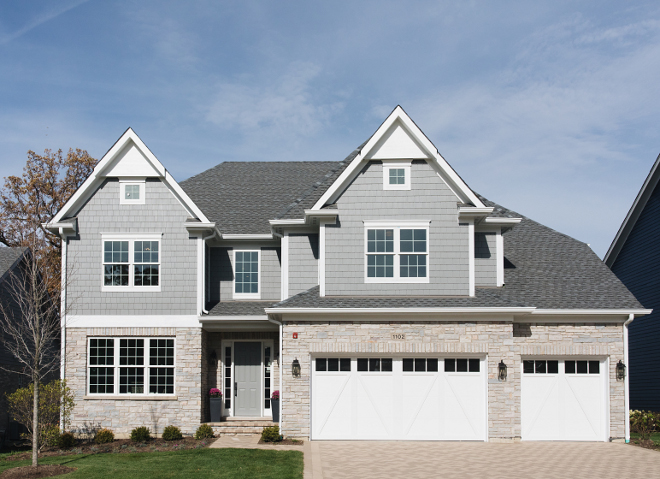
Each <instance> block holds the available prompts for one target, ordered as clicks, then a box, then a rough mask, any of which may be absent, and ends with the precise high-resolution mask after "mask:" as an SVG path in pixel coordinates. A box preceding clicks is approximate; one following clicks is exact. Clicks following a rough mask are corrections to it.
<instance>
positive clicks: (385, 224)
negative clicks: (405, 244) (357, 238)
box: [364, 220, 431, 283]
mask: <svg viewBox="0 0 660 479" xmlns="http://www.w3.org/2000/svg"><path fill="white" fill-rule="evenodd" d="M430 224H431V221H430V220H428V221H427V220H423V221H364V282H365V283H428V282H429V281H430V277H431V265H430V249H431V248H430V238H429V229H430V228H429V227H430ZM373 229H391V230H393V232H394V250H393V251H392V252H391V253H387V254H392V255H394V261H393V264H394V276H393V277H391V278H371V277H369V276H368V256H369V255H370V254H373V253H369V251H368V249H369V244H368V234H369V230H373ZM402 229H418V230H421V229H425V230H426V253H401V234H400V232H401V230H402ZM402 254H425V255H426V277H423V278H419V277H417V278H414V277H413V278H410V277H408V278H402V277H401V276H400V274H401V267H400V266H401V260H400V257H401V255H402Z"/></svg>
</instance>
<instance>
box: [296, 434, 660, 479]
mask: <svg viewBox="0 0 660 479" xmlns="http://www.w3.org/2000/svg"><path fill="white" fill-rule="evenodd" d="M312 445H313V446H314V449H316V446H317V445H318V456H317V458H319V457H320V462H321V468H322V474H323V477H324V478H326V479H340V478H359V479H367V478H379V479H384V478H430V477H432V478H468V479H469V478H479V479H500V478H502V479H512V478H532V479H537V478H538V479H559V478H561V479H565V478H570V479H609V478H612V479H615V478H616V479H622V478H628V477H640V478H652V477H653V478H655V477H658V478H660V452H657V451H651V450H648V449H643V448H641V447H636V446H632V445H626V444H621V443H571V442H523V443H466V442H385V441H383V442H376V441H351V442H348V441H318V442H316V444H315V443H314V442H313V443H312ZM306 459H307V458H306ZM318 472H320V471H318ZM313 477H314V479H316V478H317V477H318V476H317V474H314V476H313Z"/></svg>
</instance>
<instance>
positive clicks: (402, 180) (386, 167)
mask: <svg viewBox="0 0 660 479" xmlns="http://www.w3.org/2000/svg"><path fill="white" fill-rule="evenodd" d="M410 163H411V162H410V161H400V160H398V161H383V189H384V190H409V189H410Z"/></svg>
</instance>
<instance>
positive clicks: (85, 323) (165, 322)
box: [66, 314, 201, 328]
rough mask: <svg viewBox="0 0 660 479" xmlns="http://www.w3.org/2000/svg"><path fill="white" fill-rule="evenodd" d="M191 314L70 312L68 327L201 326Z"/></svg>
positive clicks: (67, 320) (195, 316) (67, 321)
mask: <svg viewBox="0 0 660 479" xmlns="http://www.w3.org/2000/svg"><path fill="white" fill-rule="evenodd" d="M198 318H199V316H197V315H196V314H191V315H176V316H175V315H171V316H169V315H112V316H110V315H100V314H99V315H90V314H75V315H74V314H68V315H67V319H66V327H67V328H200V327H201V325H200V324H199V321H198Z"/></svg>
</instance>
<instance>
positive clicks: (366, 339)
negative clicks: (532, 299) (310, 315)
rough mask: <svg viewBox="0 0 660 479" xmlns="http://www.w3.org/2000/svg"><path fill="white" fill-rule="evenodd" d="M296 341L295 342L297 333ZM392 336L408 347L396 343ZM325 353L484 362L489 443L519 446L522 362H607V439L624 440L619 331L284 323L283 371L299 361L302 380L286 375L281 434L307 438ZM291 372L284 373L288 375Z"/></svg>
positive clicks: (485, 324) (562, 326)
mask: <svg viewBox="0 0 660 479" xmlns="http://www.w3.org/2000/svg"><path fill="white" fill-rule="evenodd" d="M294 332H295V333H297V336H298V338H297V339H293V333H294ZM393 333H405V337H406V339H405V340H402V341H393V340H392V339H391V337H392V334H393ZM321 353H338V354H360V355H365V356H368V355H370V354H374V355H375V354H376V353H378V354H379V355H380V354H382V353H387V354H391V355H393V356H402V355H404V354H435V355H438V356H439V357H442V356H447V355H449V354H452V353H461V354H473V355H475V356H480V357H486V358H487V367H488V437H489V440H519V439H520V436H521V426H520V418H521V405H520V401H521V371H522V360H523V359H527V358H539V357H553V356H554V357H592V358H593V357H598V358H599V359H605V358H609V386H610V398H609V405H610V437H611V438H612V439H617V438H621V437H623V436H624V434H625V432H624V427H625V416H626V414H625V410H624V385H623V382H620V381H617V380H616V374H615V365H616V362H617V361H618V360H619V359H622V358H623V330H622V325H621V324H612V323H609V324H584V323H545V324H542V323H531V324H518V323H513V322H512V321H511V320H505V321H484V320H483V319H482V320H475V321H470V322H467V321H447V322H408V321H392V322H332V321H330V322H328V321H325V322H320V321H319V322H317V321H314V322H311V321H295V322H293V321H286V322H285V326H284V357H283V364H285V365H286V364H291V362H292V361H293V360H294V359H295V358H297V359H298V360H299V361H300V364H301V368H302V371H301V375H300V377H298V378H294V377H292V375H291V374H290V373H288V374H284V387H283V399H282V403H283V410H282V413H283V425H282V428H283V433H284V434H285V435H287V436H292V437H307V438H308V437H309V434H310V429H309V428H310V399H311V398H310V391H311V359H312V358H313V357H314V356H316V355H319V354H321ZM500 361H503V362H504V363H505V364H506V365H507V373H508V374H507V376H508V377H507V380H506V381H499V380H498V364H499V362H500ZM285 371H286V370H285Z"/></svg>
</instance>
